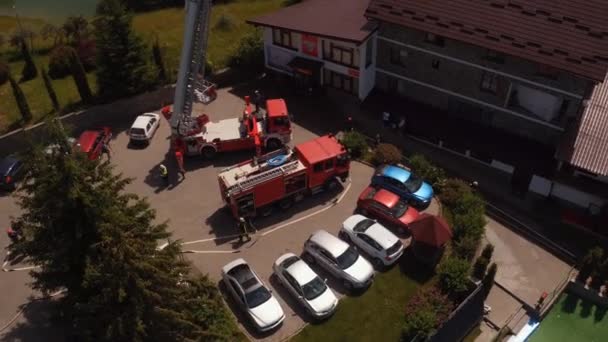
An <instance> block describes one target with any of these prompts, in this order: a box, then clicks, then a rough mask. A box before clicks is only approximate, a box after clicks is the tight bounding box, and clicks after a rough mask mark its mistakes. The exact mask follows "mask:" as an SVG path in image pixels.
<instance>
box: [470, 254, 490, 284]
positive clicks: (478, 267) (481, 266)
mask: <svg viewBox="0 0 608 342" xmlns="http://www.w3.org/2000/svg"><path fill="white" fill-rule="evenodd" d="M489 263H490V260H488V259H487V258H485V257H484V256H480V257H479V258H477V260H475V264H473V277H475V278H477V279H479V280H481V279H483V277H484V276H485V275H486V269H487V268H488V264H489Z"/></svg>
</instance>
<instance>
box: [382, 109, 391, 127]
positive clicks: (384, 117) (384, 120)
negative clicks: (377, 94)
mask: <svg viewBox="0 0 608 342" xmlns="http://www.w3.org/2000/svg"><path fill="white" fill-rule="evenodd" d="M382 123H383V124H384V127H389V126H390V124H391V113H389V112H382Z"/></svg>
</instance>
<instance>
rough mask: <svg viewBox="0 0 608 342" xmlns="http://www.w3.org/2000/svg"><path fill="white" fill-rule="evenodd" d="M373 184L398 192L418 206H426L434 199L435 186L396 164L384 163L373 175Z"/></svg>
mask: <svg viewBox="0 0 608 342" xmlns="http://www.w3.org/2000/svg"><path fill="white" fill-rule="evenodd" d="M372 185H375V186H380V187H382V188H385V189H387V190H390V191H391V192H394V193H396V194H397V195H399V196H400V197H401V198H403V199H404V200H406V201H408V202H409V203H410V204H412V205H414V206H416V207H418V208H426V207H428V206H429V204H430V203H431V200H432V199H433V187H432V186H431V185H430V184H429V183H427V182H425V181H424V180H423V179H422V178H420V177H417V176H416V175H415V174H413V173H412V172H411V171H408V170H406V169H404V168H402V167H399V166H395V165H383V166H380V167H378V168H377V169H376V172H375V173H374V175H373V176H372Z"/></svg>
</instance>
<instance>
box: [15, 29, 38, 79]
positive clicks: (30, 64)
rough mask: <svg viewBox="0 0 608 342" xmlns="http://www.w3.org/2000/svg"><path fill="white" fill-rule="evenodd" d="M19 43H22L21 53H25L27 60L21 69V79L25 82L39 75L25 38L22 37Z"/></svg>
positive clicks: (24, 56) (24, 57) (25, 59)
mask: <svg viewBox="0 0 608 342" xmlns="http://www.w3.org/2000/svg"><path fill="white" fill-rule="evenodd" d="M19 44H20V45H21V54H22V55H23V60H24V62H25V65H24V66H23V70H22V71H21V81H22V82H24V81H29V80H32V79H34V78H36V76H38V70H37V69H36V64H34V59H33V58H32V55H31V53H30V49H28V48H27V44H26V43H25V39H24V38H21V39H20V43H19Z"/></svg>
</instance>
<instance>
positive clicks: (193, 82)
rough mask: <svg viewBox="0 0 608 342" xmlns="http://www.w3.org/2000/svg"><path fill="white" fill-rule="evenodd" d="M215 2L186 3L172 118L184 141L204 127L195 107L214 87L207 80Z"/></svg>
mask: <svg viewBox="0 0 608 342" xmlns="http://www.w3.org/2000/svg"><path fill="white" fill-rule="evenodd" d="M211 1H212V0H186V16H185V26H184V43H183V46H182V51H181V57H180V63H179V72H178V75H177V84H176V87H175V98H174V102H173V113H172V115H171V118H170V125H171V133H172V135H173V136H174V137H183V136H186V135H188V134H189V132H192V131H193V130H198V129H200V127H199V126H200V123H199V122H198V121H197V120H196V119H195V118H193V117H192V106H193V103H194V100H195V96H196V95H197V92H199V93H200V92H204V91H206V90H207V89H208V88H209V87H212V85H211V84H210V83H209V82H208V81H206V80H205V79H204V75H205V61H206V56H207V40H208V38H209V20H210V15H211Z"/></svg>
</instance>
